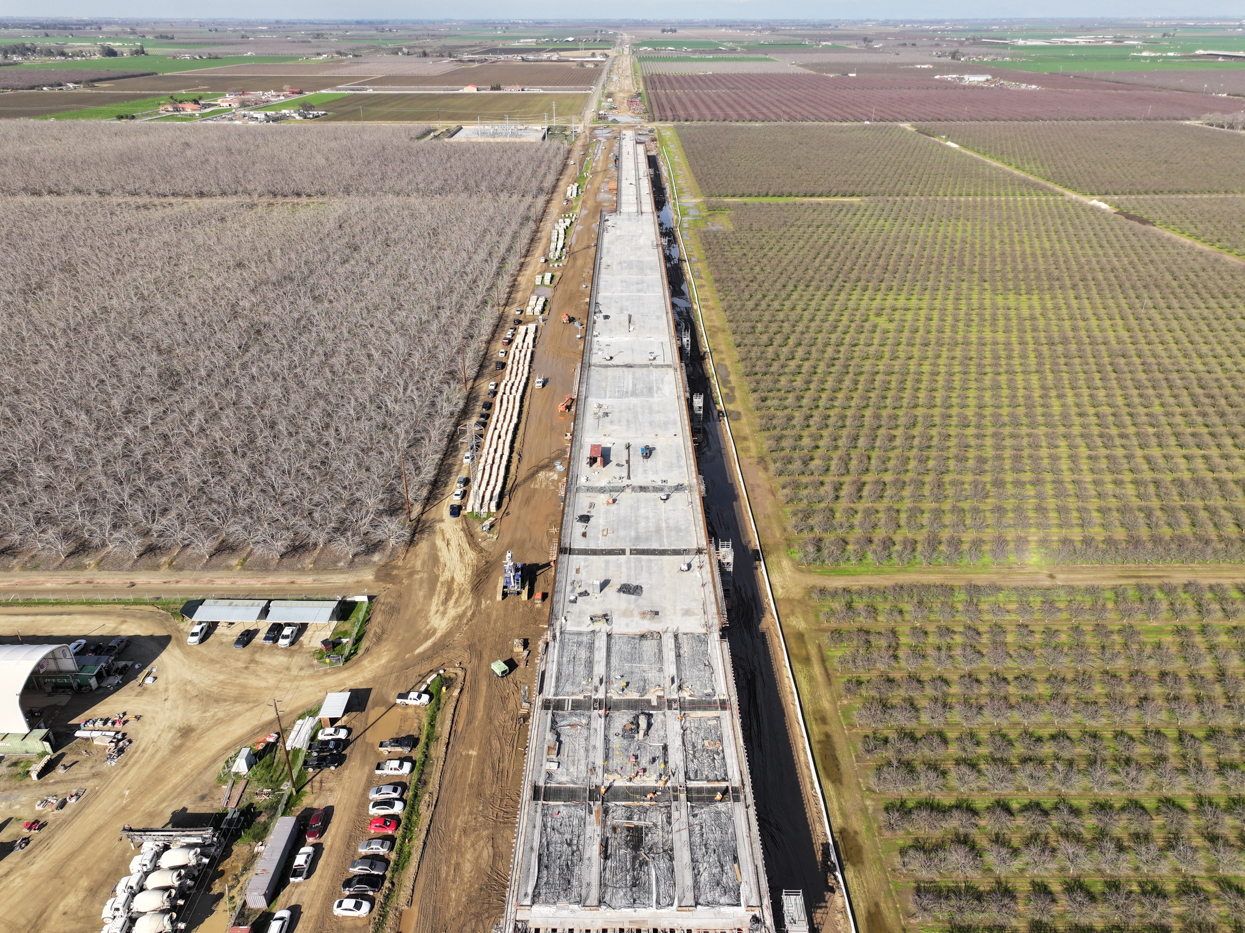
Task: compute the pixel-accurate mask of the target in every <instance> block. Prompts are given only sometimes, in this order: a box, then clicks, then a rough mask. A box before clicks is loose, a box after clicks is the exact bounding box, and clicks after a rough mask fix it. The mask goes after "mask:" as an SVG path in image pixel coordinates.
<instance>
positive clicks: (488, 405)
mask: <svg viewBox="0 0 1245 933" xmlns="http://www.w3.org/2000/svg"><path fill="white" fill-rule="evenodd" d="M480 410H481V411H492V410H493V403H492V402H481V403H480Z"/></svg>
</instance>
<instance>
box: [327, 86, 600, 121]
mask: <svg viewBox="0 0 1245 933" xmlns="http://www.w3.org/2000/svg"><path fill="white" fill-rule="evenodd" d="M587 103H588V95H586V94H524V93H513V94H505V93H492V94H489V93H480V94H463V93H459V94H418V93H416V94H381V93H373V94H366V93H364V94H351V95H349V96H348V97H343V98H342V99H341V100H337V101H334V102H333V103H331V104H328V105H327V106H326V107H325V108H324V109H326V110H327V111H328V112H329V115H328V116H327V117H324V118H322V119H323V120H325V121H326V122H348V121H351V120H356V121H361V122H368V121H372V122H376V123H470V122H474V121H475V120H476V119H477V118H479V119H481V120H485V121H488V122H493V123H500V122H504V121H505V120H506V119H507V118H509V119H511V120H514V121H516V122H520V123H540V122H542V121H543V120H545V119H546V115H547V116H548V118H549V119H552V117H553V109H554V105H555V104H556V106H557V110H558V117H559V119H560V120H562V121H563V122H565V121H566V120H567V118H569V117H572V116H573V117H578V116H579V115H580V114H581V113H583V109H584V107H585V105H586V104H587Z"/></svg>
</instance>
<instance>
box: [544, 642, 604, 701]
mask: <svg viewBox="0 0 1245 933" xmlns="http://www.w3.org/2000/svg"><path fill="white" fill-rule="evenodd" d="M595 643H596V635H595V634H594V633H593V632H564V633H563V634H562V637H561V638H560V639H558V667H557V670H556V671H555V674H556V675H557V676H556V677H555V678H554V684H553V694H552V695H553V696H558V697H571V696H581V695H583V694H585V693H591V692H592V654H593V646H594V644H595Z"/></svg>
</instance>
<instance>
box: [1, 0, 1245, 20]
mask: <svg viewBox="0 0 1245 933" xmlns="http://www.w3.org/2000/svg"><path fill="white" fill-rule="evenodd" d="M447 14H451V15H454V16H457V17H462V18H466V19H506V18H511V17H513V18H528V17H539V18H562V17H567V18H571V17H573V18H580V17H585V16H593V15H604V16H609V15H614V16H627V17H628V18H637V19H639V18H654V19H657V18H660V19H699V18H714V19H716V18H732V19H733V18H739V19H784V18H790V19H836V18H840V17H841V18H843V19H852V20H860V19H863V18H865V17H877V18H879V19H882V18H889V19H895V18H912V19H923V20H928V19H940V18H944V17H945V18H948V19H958V18H968V17H989V18H991V19H1001V18H1011V17H1034V18H1036V17H1042V18H1052V17H1075V18H1077V19H1084V18H1093V17H1121V18H1129V19H1137V18H1176V17H1179V18H1188V17H1217V18H1231V19H1237V20H1241V19H1245V0H933V2H929V0H925V2H922V0H876V2H872V3H861V2H859V0H852V2H848V0H818V2H809V0H633V2H631V3H619V4H611V5H609V6H604V5H602V6H597V5H585V4H584V3H582V2H574V0H519V2H516V0H459V2H455V3H451V4H446V3H427V2H415V3H412V2H401V0H353V2H351V0H125V2H118V0H2V2H0V15H7V16H35V17H47V16H85V17H96V16H98V17H118V16H119V17H126V18H142V17H153V16H154V17H173V18H189V17H221V18H225V17H231V18H239V19H259V18H262V19H294V18H297V19H317V18H319V19H442V18H444V17H445V16H446V15H447Z"/></svg>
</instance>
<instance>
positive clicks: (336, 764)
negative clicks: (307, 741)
mask: <svg viewBox="0 0 1245 933" xmlns="http://www.w3.org/2000/svg"><path fill="white" fill-rule="evenodd" d="M345 763H346V756H345V755H336V754H334V755H313V756H311V757H310V758H308V759H307V760H306V761H305V762H303V767H304V768H305V769H306V770H308V771H336V770H337V769H338V768H340V767H341V766H342V765H344V764H345Z"/></svg>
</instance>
